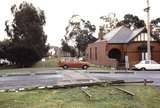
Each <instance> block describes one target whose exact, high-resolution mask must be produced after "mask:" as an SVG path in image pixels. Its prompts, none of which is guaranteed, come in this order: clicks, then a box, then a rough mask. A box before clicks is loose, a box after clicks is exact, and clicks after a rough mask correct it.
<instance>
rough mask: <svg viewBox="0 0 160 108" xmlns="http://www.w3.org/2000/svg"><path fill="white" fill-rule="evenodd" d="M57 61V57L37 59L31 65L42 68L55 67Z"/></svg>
mask: <svg viewBox="0 0 160 108" xmlns="http://www.w3.org/2000/svg"><path fill="white" fill-rule="evenodd" d="M57 62H58V58H51V59H46V60H45V62H43V61H39V62H37V63H36V64H35V65H33V67H34V68H37V67H44V68H53V67H57Z"/></svg>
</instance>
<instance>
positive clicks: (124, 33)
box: [99, 26, 144, 44]
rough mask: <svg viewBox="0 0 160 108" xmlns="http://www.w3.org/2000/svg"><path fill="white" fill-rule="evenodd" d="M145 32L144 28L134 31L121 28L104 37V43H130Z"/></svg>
mask: <svg viewBox="0 0 160 108" xmlns="http://www.w3.org/2000/svg"><path fill="white" fill-rule="evenodd" d="M143 30H144V27H143V28H140V29H136V30H133V31H132V30H130V29H129V28H126V27H125V26H120V27H117V28H115V29H113V30H112V31H110V32H109V33H107V34H106V35H104V40H102V41H107V43H120V44H121V43H128V42H130V41H131V40H132V39H133V38H135V37H136V36H138V35H139V34H140V33H141V32H142V31H143ZM99 41H100V40H99Z"/></svg>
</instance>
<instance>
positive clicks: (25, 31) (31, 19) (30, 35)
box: [5, 2, 49, 66]
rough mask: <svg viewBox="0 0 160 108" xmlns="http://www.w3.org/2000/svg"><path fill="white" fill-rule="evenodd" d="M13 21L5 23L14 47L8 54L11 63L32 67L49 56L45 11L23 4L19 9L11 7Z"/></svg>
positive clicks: (14, 6)
mask: <svg viewBox="0 0 160 108" xmlns="http://www.w3.org/2000/svg"><path fill="white" fill-rule="evenodd" d="M11 13H12V15H13V21H12V22H11V24H9V22H8V21H6V22H5V26H6V29H5V31H6V32H7V34H8V36H9V37H10V40H11V44H12V46H11V47H9V48H8V51H7V53H8V54H9V55H12V56H13V57H12V58H10V57H8V58H9V59H10V61H13V62H15V63H17V64H18V65H22V66H25V65H32V64H33V63H35V62H37V61H38V60H40V59H41V58H42V57H44V56H46V55H47V52H48V49H49V45H46V40H47V36H46V35H45V33H44V31H43V26H44V25H45V23H46V21H45V15H44V11H42V10H40V9H36V8H35V7H34V6H33V5H32V4H30V3H27V2H23V3H21V4H20V5H19V7H17V6H16V5H13V6H12V7H11Z"/></svg>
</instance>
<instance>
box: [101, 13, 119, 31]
mask: <svg viewBox="0 0 160 108" xmlns="http://www.w3.org/2000/svg"><path fill="white" fill-rule="evenodd" d="M100 19H101V20H102V22H103V23H102V25H100V32H103V33H104V34H106V33H108V32H110V31H111V30H112V29H114V28H115V27H116V25H117V23H118V18H117V17H116V14H115V13H109V14H108V15H107V16H101V17H100Z"/></svg>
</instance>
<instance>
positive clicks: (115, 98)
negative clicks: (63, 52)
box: [0, 86, 160, 108]
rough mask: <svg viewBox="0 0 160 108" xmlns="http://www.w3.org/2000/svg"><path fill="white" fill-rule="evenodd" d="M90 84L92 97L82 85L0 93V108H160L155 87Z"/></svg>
mask: <svg viewBox="0 0 160 108" xmlns="http://www.w3.org/2000/svg"><path fill="white" fill-rule="evenodd" d="M120 87H121V88H123V89H126V90H129V91H131V92H133V93H135V96H134V97H132V96H130V95H127V94H125V93H123V92H121V91H119V90H117V89H115V87H113V86H112V87H110V86H109V87H98V86H94V87H89V88H88V89H87V92H88V93H90V94H91V95H92V97H91V99H89V98H88V97H87V96H86V95H85V94H84V93H83V92H82V91H81V90H80V88H79V87H77V88H70V89H55V90H34V91H23V92H17V93H16V92H8V93H0V108H160V91H159V90H158V89H157V88H155V87H152V86H147V87H145V86H120Z"/></svg>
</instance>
